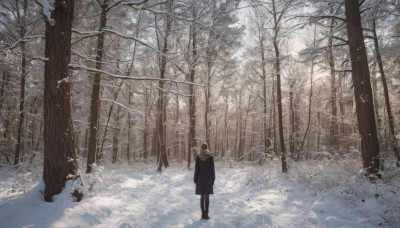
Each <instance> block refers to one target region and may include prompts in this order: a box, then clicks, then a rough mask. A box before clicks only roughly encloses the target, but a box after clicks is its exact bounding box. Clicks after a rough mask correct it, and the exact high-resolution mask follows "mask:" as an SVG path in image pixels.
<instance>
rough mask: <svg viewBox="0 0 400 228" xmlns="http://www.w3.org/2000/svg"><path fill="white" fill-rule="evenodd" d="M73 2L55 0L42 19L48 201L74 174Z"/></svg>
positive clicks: (45, 181)
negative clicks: (71, 62) (49, 17)
mask: <svg viewBox="0 0 400 228" xmlns="http://www.w3.org/2000/svg"><path fill="white" fill-rule="evenodd" d="M73 14H74V0H56V1H55V2H54V11H53V12H52V13H51V19H48V20H46V43H45V57H46V58H47V61H46V63H45V87H44V169H43V179H44V183H45V189H44V199H45V200H46V201H47V202H51V201H52V197H53V196H54V195H57V194H59V193H60V192H61V191H62V189H63V188H64V186H65V182H66V180H67V178H68V175H69V174H72V175H74V174H75V173H76V168H77V167H76V165H75V164H76V161H75V159H76V155H75V148H74V135H73V133H74V131H73V125H72V118H71V98H70V97H71V84H70V82H69V80H71V76H72V75H71V72H70V70H69V67H68V64H69V63H70V61H71V60H70V58H71V27H72V18H73Z"/></svg>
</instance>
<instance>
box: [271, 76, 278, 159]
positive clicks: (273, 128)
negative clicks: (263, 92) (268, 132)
mask: <svg viewBox="0 0 400 228" xmlns="http://www.w3.org/2000/svg"><path fill="white" fill-rule="evenodd" d="M275 87H276V85H275V76H273V77H272V89H271V90H272V132H273V137H274V139H273V144H274V152H275V153H276V154H278V136H277V134H276V123H277V121H276V100H275Z"/></svg>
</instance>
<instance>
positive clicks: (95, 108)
mask: <svg viewBox="0 0 400 228" xmlns="http://www.w3.org/2000/svg"><path fill="white" fill-rule="evenodd" d="M107 7H108V4H107V0H105V1H104V3H103V4H101V9H102V10H101V15H100V28H99V31H101V30H102V29H103V28H104V27H105V26H106V23H107ZM103 49H104V33H100V34H99V36H98V37H97V53H96V69H97V70H101V65H102V61H103ZM100 76H101V75H100V73H98V72H96V73H95V74H94V79H93V89H92V100H91V104H90V131H89V152H88V158H87V166H86V173H90V171H92V164H93V163H96V162H97V159H98V158H96V157H97V130H98V120H99V110H100Z"/></svg>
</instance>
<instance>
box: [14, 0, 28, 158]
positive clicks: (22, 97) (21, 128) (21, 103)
mask: <svg viewBox="0 0 400 228" xmlns="http://www.w3.org/2000/svg"><path fill="white" fill-rule="evenodd" d="M16 4H17V5H18V4H19V3H18V2H16ZM27 6H28V2H27V0H24V5H23V15H22V17H21V16H20V14H19V11H18V12H17V15H18V23H19V24H20V26H21V33H20V36H21V39H22V38H24V36H25V19H26V8H27ZM17 10H19V9H17ZM21 55H22V56H21V58H22V59H21V85H20V86H21V91H20V98H19V121H18V136H17V144H16V145H15V157H14V165H18V162H19V160H20V154H21V152H22V156H21V160H22V159H23V158H22V157H23V153H24V119H25V117H24V112H25V110H24V106H25V77H26V51H25V42H24V41H21Z"/></svg>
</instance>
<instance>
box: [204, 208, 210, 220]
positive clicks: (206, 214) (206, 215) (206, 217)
mask: <svg viewBox="0 0 400 228" xmlns="http://www.w3.org/2000/svg"><path fill="white" fill-rule="evenodd" d="M204 219H207V220H209V219H210V217H208V210H205V211H204Z"/></svg>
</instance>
